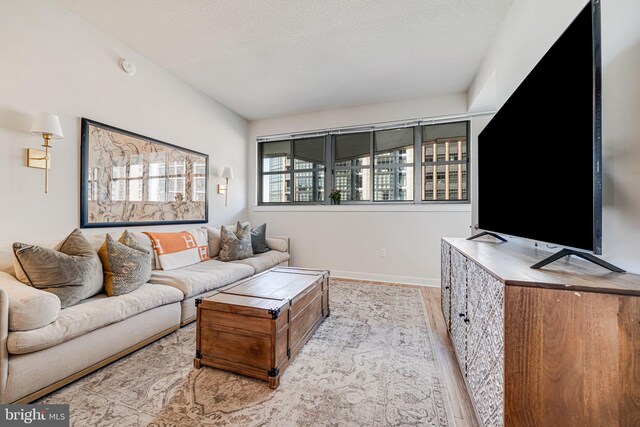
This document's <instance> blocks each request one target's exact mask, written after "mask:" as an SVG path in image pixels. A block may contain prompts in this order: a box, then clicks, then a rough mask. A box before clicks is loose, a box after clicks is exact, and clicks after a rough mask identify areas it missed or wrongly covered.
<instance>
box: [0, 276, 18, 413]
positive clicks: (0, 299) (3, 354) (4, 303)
mask: <svg viewBox="0 0 640 427" xmlns="http://www.w3.org/2000/svg"><path fill="white" fill-rule="evenodd" d="M23 286H24V285H23ZM8 336H9V293H8V292H7V291H6V289H4V288H2V287H0V403H11V402H6V398H5V396H6V394H7V376H8V375H9V351H8V350H7V338H8Z"/></svg>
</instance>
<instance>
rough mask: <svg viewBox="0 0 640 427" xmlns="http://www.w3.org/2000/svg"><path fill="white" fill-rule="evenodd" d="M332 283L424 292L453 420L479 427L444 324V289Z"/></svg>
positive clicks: (464, 426)
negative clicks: (442, 305) (442, 301)
mask: <svg viewBox="0 0 640 427" xmlns="http://www.w3.org/2000/svg"><path fill="white" fill-rule="evenodd" d="M331 279H332V280H345V281H348V282H358V283H366V284H370V285H377V286H401V287H407V288H415V289H420V291H421V292H422V296H423V298H424V303H425V307H426V309H427V317H428V321H429V327H430V328H431V330H432V331H433V336H434V338H435V352H436V357H437V358H438V361H439V362H440V365H441V366H442V371H443V374H444V382H445V386H446V388H447V391H448V393H447V395H448V398H449V403H450V404H451V408H452V409H453V417H454V419H455V421H456V424H455V425H456V427H479V425H480V424H479V423H478V421H477V419H476V416H475V412H474V410H473V406H472V403H471V399H470V398H469V394H468V393H467V388H466V386H465V384H464V379H463V378H462V373H461V372H460V368H459V367H458V362H457V361H456V356H455V353H454V350H453V344H452V343H451V340H450V339H449V334H447V328H446V326H445V324H444V317H443V316H442V309H441V308H440V288H435V287H430V286H415V285H401V284H396V283H385V282H372V281H368V280H353V279H340V278H335V277H332V278H331Z"/></svg>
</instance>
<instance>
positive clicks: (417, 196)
mask: <svg viewBox="0 0 640 427" xmlns="http://www.w3.org/2000/svg"><path fill="white" fill-rule="evenodd" d="M423 180H424V178H423V177H422V126H415V127H414V128H413V203H414V204H418V203H422V182H423Z"/></svg>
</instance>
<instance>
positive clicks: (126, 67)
mask: <svg viewBox="0 0 640 427" xmlns="http://www.w3.org/2000/svg"><path fill="white" fill-rule="evenodd" d="M120 68H122V70H123V71H124V72H125V73H127V74H128V75H130V76H133V75H134V74H135V73H136V66H135V65H133V64H132V63H131V62H129V61H127V60H126V59H121V60H120Z"/></svg>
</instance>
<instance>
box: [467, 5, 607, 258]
mask: <svg viewBox="0 0 640 427" xmlns="http://www.w3.org/2000/svg"><path fill="white" fill-rule="evenodd" d="M593 33H594V32H593V30H592V11H591V4H589V5H587V7H586V8H585V9H584V10H583V11H582V12H581V13H580V14H579V15H578V17H577V18H576V19H575V20H574V21H573V23H572V24H571V25H570V26H569V27H568V28H567V30H566V31H565V32H564V33H563V34H562V36H561V37H560V38H559V39H558V40H557V41H556V43H555V44H554V45H553V46H552V47H551V48H550V49H549V51H548V52H547V53H546V54H545V55H544V57H543V58H542V59H541V60H540V62H539V63H538V64H537V65H536V67H535V68H534V69H533V70H532V71H531V72H530V73H529V75H528V76H527V77H526V79H525V80H524V81H523V82H522V84H521V85H520V86H519V87H518V88H517V89H516V91H515V92H514V93H513V94H512V95H511V97H510V98H509V99H508V100H507V102H505V104H504V105H503V106H502V107H501V108H500V110H499V111H498V112H497V113H496V114H495V116H494V117H493V118H492V120H491V121H490V122H489V124H488V125H487V126H486V128H485V129H484V130H483V131H482V132H481V133H480V135H479V138H478V226H479V228H481V229H483V230H488V231H494V232H497V233H503V234H507V235H513V236H519V237H525V238H529V239H533V240H539V241H543V242H549V243H556V244H559V245H562V246H568V247H572V248H579V249H586V250H589V251H593V252H595V253H596V254H598V253H599V252H600V240H601V237H600V218H601V211H602V206H601V202H600V179H599V177H598V174H599V173H600V172H599V169H598V171H597V172H596V171H595V170H594V164H595V162H596V161H597V162H598V163H597V164H598V165H599V164H600V163H599V162H600V156H601V154H600V140H599V138H596V137H595V136H594V135H599V118H597V117H596V115H595V112H596V110H597V111H598V113H599V107H598V108H594V105H598V104H597V103H595V104H594V99H597V97H595V95H594V94H595V89H594V85H595V82H596V73H595V71H594V70H595V69H596V68H597V67H596V66H595V64H596V61H595V59H594V58H595V56H594V49H593V46H594V35H593ZM597 37H599V34H598V35H597ZM598 43H599V40H598ZM598 67H599V65H598ZM598 87H599V86H598ZM594 125H596V126H595V128H596V129H597V131H596V132H594Z"/></svg>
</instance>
